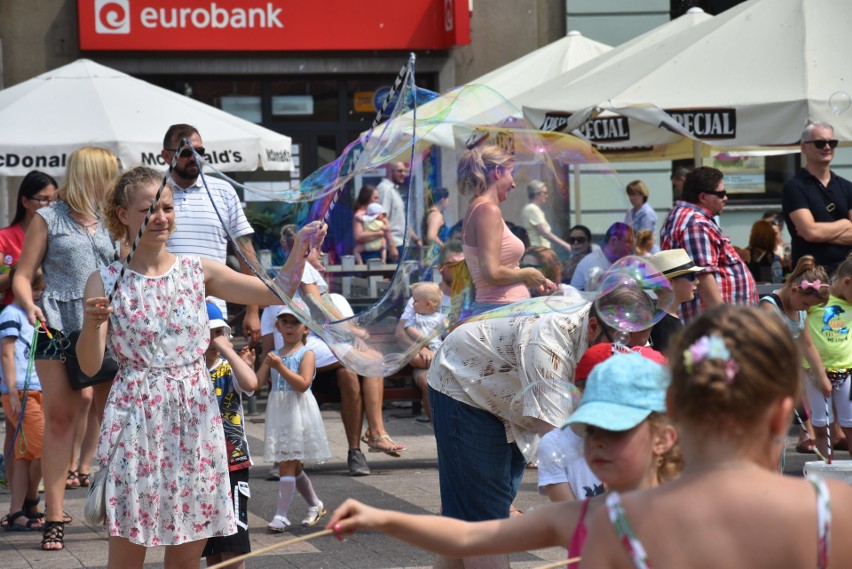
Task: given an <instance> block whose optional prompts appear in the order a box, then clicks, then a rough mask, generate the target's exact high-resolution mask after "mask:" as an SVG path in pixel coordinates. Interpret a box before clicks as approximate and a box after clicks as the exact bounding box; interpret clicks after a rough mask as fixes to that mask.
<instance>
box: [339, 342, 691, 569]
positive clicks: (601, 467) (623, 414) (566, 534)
mask: <svg viewBox="0 0 852 569" xmlns="http://www.w3.org/2000/svg"><path fill="white" fill-rule="evenodd" d="M667 385H668V371H667V370H666V368H664V367H663V366H661V365H660V364H658V363H655V362H653V361H651V360H649V359H646V358H645V357H643V356H641V355H640V354H638V353H631V354H615V355H613V356H612V357H611V358H609V359H608V360H606V361H605V362H603V363H601V364H599V365H598V366H596V367H595V369H594V370H593V371H592V373H591V375H590V376H589V378H588V380H587V383H586V390H585V392H584V393H583V399H582V400H581V401H580V405H579V407H578V408H577V410H576V412H575V413H574V414H573V415H572V416H571V418H570V419H569V421H568V423H567V424H566V426H570V427H571V428H573V429H575V430H576V431H577V432H579V433H581V434H582V435H583V436H584V453H585V456H586V460H587V461H588V462H589V466H590V467H591V469H592V471H593V472H594V474H595V475H596V476H597V477H598V478H599V479H600V480H601V481H602V482H603V483H604V484H605V485H606V486H607V488H608V489H610V490H616V491H620V492H626V491H630V490H637V489H641V488H651V487H654V486H657V485H658V484H659V483H660V482H662V481H664V480H667V479H669V478H672V477H674V476H676V475H677V473H678V472H679V470H680V466H681V463H680V458H679V452H678V450H677V446H676V440H677V435H676V433H675V430H674V429H673V428H672V427H671V426H670V425H669V423H668V420H667V419H666V416H665V410H666V406H665V391H666V386H667ZM602 504H603V496H600V497H594V498H589V499H586V500H583V501H582V502H577V501H575V502H558V503H553V504H547V505H545V506H542V507H540V508H536V509H535V510H533V511H531V512H529V513H527V514H525V515H523V516H519V517H511V518H507V519H502V520H490V521H483V522H465V521H461V520H455V519H451V518H445V517H439V516H415V515H410V514H403V513H400V512H393V511H390V510H378V509H375V508H371V507H369V506H366V505H364V504H362V503H360V502H357V501H355V500H352V499H350V500H347V501H346V502H344V503H343V505H342V506H340V507H339V508H338V509H337V510H336V511H335V512H334V515H333V516H332V518H331V520H330V521H329V522H328V525H327V526H326V528H327V529H333V530H334V532H335V533H336V534H337V535H338V537H341V536H343V535H345V534H349V533H352V532H354V531H356V530H359V529H366V530H376V531H381V532H383V533H387V534H389V535H392V536H394V537H396V538H398V539H402V540H404V541H407V542H409V543H411V544H413V545H416V546H418V547H422V548H424V549H427V550H429V551H433V552H435V553H438V554H440V555H444V556H447V557H469V556H478V555H494V554H501V553H512V552H519V551H528V550H532V549H541V548H544V547H552V546H562V547H565V548H566V549H568V552H569V559H574V560H575V562H576V557H577V556H579V554H580V551H581V550H582V547H583V543H584V541H585V538H586V521H585V520H586V519H587V517H588V515H589V514H590V513H591V512H593V511H595V510H597V509H598V508H599V507H600V506H601V505H602ZM575 566H576V564H575V563H574V564H572V565H571V567H575Z"/></svg>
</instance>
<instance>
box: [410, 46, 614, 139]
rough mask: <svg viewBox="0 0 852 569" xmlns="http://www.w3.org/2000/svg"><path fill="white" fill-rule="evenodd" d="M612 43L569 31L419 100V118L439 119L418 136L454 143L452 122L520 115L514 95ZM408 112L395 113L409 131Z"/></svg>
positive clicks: (495, 120)
mask: <svg viewBox="0 0 852 569" xmlns="http://www.w3.org/2000/svg"><path fill="white" fill-rule="evenodd" d="M611 49H612V48H611V47H610V46H608V45H606V44H604V43H601V42H598V41H595V40H592V39H589V38H587V37H585V36H583V35H582V34H581V33H580V32H578V31H570V32H568V34H567V35H566V36H565V37H564V38H561V39H558V40H556V41H554V42H551V43H549V44H547V45H546V46H544V47H541V48H539V49H537V50H535V51H532V52H530V53H528V54H526V55H524V56H522V57H520V58H518V59H516V60H514V61H511V62H509V63H507V64H506V65H503V66H501V67H498V68H497V69H495V70H493V71H490V72H489V73H486V74H485V75H482V76H481V77H477V78H476V79H474V80H472V81H470V82H468V83H465V84H464V85H462V86H460V87H458V88H456V89H454V90H453V91H451V92H449V93H446V94H444V95H442V96H440V97H438V98H436V99H434V100H432V101H430V102H428V103H425V104H423V105H421V106H419V107H418V108H417V120H418V121H419V120H421V119H422V118H423V117H440V124H437V125H434V126H430V127H428V128H426V129H425V131H420V132H418V138H422V139H424V140H427V141H429V142H431V143H433V144H438V145H439V146H442V147H444V148H453V147H454V139H453V138H454V135H453V127H454V126H457V125H465V126H470V125H479V126H489V125H494V124H497V123H499V122H502V121H504V120H505V119H508V118H513V117H514V118H520V117H521V112H520V109H521V107H520V105H518V104H516V103H515V101H516V99H517V98H518V97H520V96H521V95H523V94H524V93H526V92H528V91H529V90H530V89H532V88H534V87H535V86H536V85H538V84H540V83H543V82H545V81H548V80H550V79H552V78H554V77H558V76H559V75H561V74H563V73H565V72H566V71H568V70H570V69H573V68H575V67H577V66H579V65H582V64H583V63H585V62H587V61H590V60H593V59H595V58H597V57H598V56H600V55H601V54H604V53H606V52H608V51H609V50H611ZM413 118H414V117H413V114H412V113H411V112H408V113H405V114H402V115H400V116H399V117H397V118H396V119H395V121H396V125H397V126H399V127H400V128H403V129H405V130H406V131H410V130H411V125H410V123H411V122H412V120H413ZM426 122H428V119H427V121H426Z"/></svg>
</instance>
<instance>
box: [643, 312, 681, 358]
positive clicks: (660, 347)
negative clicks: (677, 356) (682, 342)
mask: <svg viewBox="0 0 852 569" xmlns="http://www.w3.org/2000/svg"><path fill="white" fill-rule="evenodd" d="M681 330H683V322H681V321H680V319H678V318H676V317H674V316H672V315H671V314H666V315H665V316H663V319H662V320H660V321H659V322H657V323H656V324H654V327H653V328H651V346H653V348H654V349H655V350H657V351H658V352H660V353H661V354H663V355H667V354H666V350H668V349H669V344H670V343H671V342H672V340H674V337H675V334H678V333H680V331H681Z"/></svg>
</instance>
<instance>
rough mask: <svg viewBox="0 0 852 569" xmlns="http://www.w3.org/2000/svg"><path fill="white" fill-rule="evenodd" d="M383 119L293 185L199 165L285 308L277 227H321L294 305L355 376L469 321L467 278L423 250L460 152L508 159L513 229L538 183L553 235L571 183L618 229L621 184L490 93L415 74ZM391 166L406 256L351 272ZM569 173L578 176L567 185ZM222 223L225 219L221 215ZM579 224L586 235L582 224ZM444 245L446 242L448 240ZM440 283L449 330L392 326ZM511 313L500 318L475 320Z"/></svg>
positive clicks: (561, 302) (463, 201)
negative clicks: (231, 203) (421, 293)
mask: <svg viewBox="0 0 852 569" xmlns="http://www.w3.org/2000/svg"><path fill="white" fill-rule="evenodd" d="M383 118H384V119H385V120H384V122H382V123H381V124H380V125H378V126H377V127H375V128H372V129H369V130H367V131H365V132H363V133H362V134H361V135H360V136H358V137H357V139H356V140H354V141H353V142H351V143H350V144H349V145H348V146H347V147H346V149H345V150H344V151H343V153H342V154H341V155H340V156H338V157H336V158H335V159H334V160H332V161H330V162H329V163H328V164H325V165H324V166H322V167H320V168H319V169H317V170H316V171H314V172H313V173H310V174H309V175H307V176H306V177H304V179H301V180H299V181H296V179H295V177H296V176H295V174H290V176H289V178H288V176H286V175H284V177H281V176H282V174H281V173H277V172H276V173H270V172H259V173H252V174H246V175H245V176H243V177H241V178H240V179H233V178H230V177H228V176H227V175H226V174H225V173H223V172H221V171H219V170H217V169H216V168H215V166H214V165H212V164H210V163H208V162H206V161H205V160H204V158H203V157H201V156H197V158H198V159H199V160H200V162H201V165H202V172H203V174H204V177H205V178H207V179H210V178H213V177H216V178H221V179H224V180H226V181H228V182H229V183H231V184H232V185H233V186H234V187H235V188H237V189H238V191H239V192H240V193H242V195H243V197H244V200H245V201H246V211H247V215H248V218H249V221H250V222H251V223H252V225H253V227H254V229H255V234H254V236H252V237H239V238H235V237H234V236H231V238H232V242H233V244H234V249H235V252H236V254H237V255H238V256H239V257H241V258H242V259H244V260H245V262H246V263H247V264H248V265H249V266H250V267H251V268H252V270H253V271H255V272H256V274H257V275H258V276H259V277H260V278H262V279H263V280H264V282H265V283H266V284H267V286H269V287H270V289H272V290H273V291H275V292H276V293H277V294H278V296H279V297H280V298H281V299H282V303H284V304H288V305H289V304H290V303H291V300H292V299H290V298H288V297H287V295H286V294H285V293H284V289H285V284H286V283H283V282H281V281H280V279H279V277H278V275H277V271H278V267H280V266H281V265H282V264H283V263H284V261H285V260H286V257H287V254H288V253H289V251H288V246H287V244H286V242H284V243H282V240H281V238H280V233H281V229H282V227H283V226H284V225H286V224H293V225H295V228H296V229H297V228H298V227H301V226H303V225H305V224H306V223H309V222H311V221H314V220H325V221H326V222H327V223H328V224H329V232H328V236H327V237H326V239H325V241H324V242H323V243H322V244H321V246H320V247H319V248H318V249H317V250H315V251H313V252H312V253H311V255H310V256H309V257H308V262H309V263H310V264H311V265H312V266H313V267H314V268H315V269H316V271H317V272H318V273H319V274H320V276H321V277H322V282H320V283H318V285H319V286H317V287H311V286H306V285H304V284H303V285H302V286H301V287H300V292H299V296H300V297H301V300H302V301H303V302H304V304H305V306H306V307H307V310H302V309H299V308H298V307H293V306H292V305H291V307H293V308H294V310H295V312H296V314H297V315H298V317H299V318H300V319H302V320H303V321H304V322H305V323H306V324H307V325H308V327H309V328H310V329H311V331H313V332H314V333H315V334H316V335H317V336H319V337H320V338H321V339H322V340H323V341H324V342H325V343H326V344H327V345H328V346H329V348H330V349H331V350H332V352H333V353H334V354H335V356H336V357H337V358H338V360H339V361H340V363H341V364H343V365H344V366H346V367H348V368H349V369H352V370H353V371H355V372H356V373H358V374H359V375H362V376H366V377H377V376H387V375H389V374H393V373H395V372H396V371H398V370H399V369H401V368H402V367H404V366H405V365H406V364H407V363H408V362H409V361H410V360H411V359H412V358H413V357H414V356H415V355H416V354H417V353H418V352H419V351H420V350H421V349H423V348H427V347H428V346H429V344H430V342H432V341H433V340H436V339H440V338H441V336H443V335H445V334H446V333H447V332H448V331H449V330H450V329H451V328H452V327H453V326H455V325H457V324H458V323H459V322H460V321H462V320H463V319H464V318H466V317H467V315H468V314H469V311H468V310H467V307H469V305H470V302H471V300H472V294H471V281H470V275H469V272H468V271H467V270H466V266H465V264H464V263H454V264H452V265H448V266H446V267H443V266H441V265H439V262H438V251H439V250H440V246H439V244H437V243H426V228H425V221H424V219H425V217H426V215H427V213H428V211H429V208H430V207H431V206H432V205H434V200H433V198H432V193H433V190H435V189H437V188H446V189H447V190H448V191H449V199H448V200H447V201H448V203H449V204H450V205H449V207H447V209H446V210H445V211H444V212H443V215H444V219H445V223H446V224H447V225H448V226H449V225H453V224H455V223H456V222H458V221H460V220H461V219H462V217H463V215H464V212H465V210H466V209H467V206H468V201H469V199H470V197H464V196H459V193H458V191H457V182H456V169H457V163H458V159H459V157H460V156H461V155H462V154H463V153H464V152H465V151H466V150H467V149H469V148H471V147H473V146H475V145H480V144H496V145H499V146H500V147H501V148H503V149H504V150H505V151H506V152H510V153H511V154H512V155H513V156H514V158H515V160H516V165H515V170H514V179H515V184H516V189H514V190H513V191H512V192H511V193H510V194H509V198H508V199H507V201H506V202H505V203H503V204H502V206H501V207H502V211H503V215H504V218H505V219H506V220H507V221H509V222H514V223H515V224H520V210H521V208H522V207H523V206H524V205H526V204H527V203H528V200H527V195H526V193H527V192H526V186H527V184H528V183H529V182H531V181H533V180H540V181H542V182H544V183H545V184H546V185H547V187H548V188H549V189H550V201H549V202H548V203H547V204H546V205H545V206H543V209H544V210H545V212H546V215H547V217H548V219H549V221H550V223H551V225H552V230H553V232H554V233H556V234H558V235H564V234H566V233H567V231H565V229H567V227H568V226H569V222H568V216H569V215H571V214H572V213H573V212H572V206H571V196H572V195H574V193H575V190H576V187H575V184H576V182H577V180H578V179H581V180H582V183H584V184H587V185H588V188H589V190H588V191H589V192H592V193H593V194H594V195H595V196H597V199H599V200H604V201H606V203H607V205H608V207H609V208H610V209H608V210H607V211H608V216H609V218H608V222H607V223H605V224H604V223H601V224H598V226H599V227H596V228H595V229H594V231H595V233H598V234H602V233H603V232H604V231H605V230H606V227H608V225H609V224H610V223H612V222H614V221H621V220H623V219H624V214H625V212H626V209H627V201H626V198H625V196H624V186H623V184H621V182H620V181H619V180H618V177H617V176H616V174H615V172H614V171H613V170H612V169H611V167H610V165H609V164H608V163H607V162H606V160H605V159H604V158H603V157H602V156H601V155H600V154H599V153H598V152H597V151H596V150H594V148H592V146H591V145H590V144H588V143H587V142H585V141H583V140H580V139H578V138H576V137H573V136H570V135H566V134H560V133H551V132H543V131H538V130H535V129H533V128H531V127H530V125H529V124H527V123H526V122H525V121H524V120H523V119H522V118H521V113H520V111H519V109H517V108H514V107H513V106H512V105H511V104H510V103H508V102H507V101H506V100H505V99H504V98H502V97H501V96H500V95H499V94H498V93H496V92H495V91H493V90H491V89H489V88H487V87H483V86H467V87H464V88H460V89H457V90H455V91H452V92H451V93H449V94H446V95H443V96H440V97H437V96H436V94H435V93H431V92H428V91H424V90H422V89H419V88H417V87H416V86H415V83H414V76H413V72H412V73H409V74H408V75H407V76H406V77H405V80H404V81H403V84H402V86H401V88H400V90H399V92H398V93H397V94H396V95H395V96H394V98H393V100H392V102H391V105H390V106H389V109H388V112H387V113H386V116H385V117H383ZM396 162H402V163H404V164H405V166H406V169H407V170H408V175H407V176H406V179H405V182H404V183H403V184H401V186H400V187H399V188H398V190H399V192H400V194H401V196H402V199H403V202H404V204H405V214H404V215H405V221H406V230H405V239H404V246H403V248H402V251H403V252H402V254H401V256H400V258H399V259H398V260H393V261H391V260H390V259H389V260H388V262H386V263H382V262H381V261H380V260H379V261H368V262H367V264H364V265H356V264H354V258H353V248H354V246H355V242H354V237H353V226H354V224H356V223H361V222H360V221H358V220H356V219H355V218H354V214H355V202H356V199H357V197H358V195H359V192H360V191H361V189H362V188H363V187H364V186H365V185H377V184H379V182H380V181H381V180H382V179H383V178H384V177H385V176H386V175H387V172H388V165H389V164H392V163H396ZM577 168H579V169H580V176H576V175H575V169H577ZM219 215H220V216H221V217H226V216H227V212H219ZM584 222H586V223H587V224H590V225H594V224H593V223H591V222H587V221H586V220H585V219H584ZM445 238H446V239H449V237H448V236H446V235H445ZM458 238H459V239H460V238H461V236H460V235H459V236H458ZM285 241H286V240H285ZM441 269H443V270H441ZM442 280H444V281H446V282H447V283H449V284H448V288H451V289H452V292H451V308H450V309H448V311H447V317H446V322H445V323H444V324H443V325H441V326H439V327H438V328H437V329H434V330H431V331H430V332H429V333H427V334H426V336H425V337H424V338H422V339H418V340H413V339H411V338H410V337H409V336H408V335H407V334H406V333H405V330H404V327H403V326H402V325H401V324H400V322H401V319H402V316H403V314H404V311H405V310H406V307H407V305H408V304H409V300H410V297H411V292H410V287H411V285H412V284H414V283H416V282H420V281H433V282H441V281H442ZM334 295H337V297H336V300H337V303H335V302H334V300H333V297H334ZM341 297H342V300H343V301H345V304H343V308H344V309H341ZM347 305H348V306H347ZM582 305H583V302H581V301H578V300H577V299H576V298H570V299H559V298H558V297H544V298H541V299H540V300H539V302H537V303H534V304H532V305H527V306H525V307H524V308H523V309H522V310H523V311H526V313H528V314H529V315H535V314H541V313H545V312H548V311H554V310H563V311H565V310H574V309H576V308H578V307H579V306H582ZM349 309H351V310H349ZM509 312H511V309H509ZM507 315H508V313H507V312H504V311H497V312H496V313H492V314H488V315H486V316H480V318H482V317H487V318H495V317H507ZM514 315H515V316H517V314H514Z"/></svg>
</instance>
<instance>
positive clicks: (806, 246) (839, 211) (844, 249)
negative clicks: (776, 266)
mask: <svg viewBox="0 0 852 569" xmlns="http://www.w3.org/2000/svg"><path fill="white" fill-rule="evenodd" d="M836 146H837V140H836V139H835V138H834V127H832V126H831V125H830V124H828V123H824V122H818V123H813V124H809V125H808V126H807V128H805V130H804V132H803V133H802V156H803V158H804V160H805V166H804V167H803V168H802V169H801V170H799V171H798V172H797V173H796V175H795V176H794V177H793V178H792V179H791V180H789V181H788V182H787V183H786V184H784V190H783V194H782V197H781V205H782V208H783V210H784V220H785V221H786V223H787V230H788V231H789V232H790V236H791V237H792V247H793V264H794V265H795V263H797V262H798V260H799V258H801V257H802V256H804V255H813V257H814V258H815V259H816V262H817V263H818V264H820V265H822V266H824V267H825V269H826V271H828V273H829V274H831V273H833V272H834V271H835V270H836V269H837V266H838V265H839V264H840V263H841V262H842V261H843V260H844V259H845V258H846V256H847V255H849V253H850V252H852V211H850V210H852V182H849V180H846V179H844V178H841V177H840V176H838V175H837V174H835V173H834V172H832V171H831V169H830V165H831V160H832V159H833V158H834V149H835V147H836Z"/></svg>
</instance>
